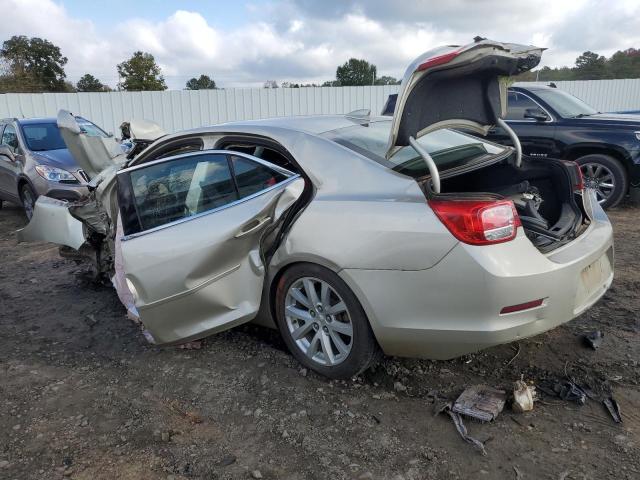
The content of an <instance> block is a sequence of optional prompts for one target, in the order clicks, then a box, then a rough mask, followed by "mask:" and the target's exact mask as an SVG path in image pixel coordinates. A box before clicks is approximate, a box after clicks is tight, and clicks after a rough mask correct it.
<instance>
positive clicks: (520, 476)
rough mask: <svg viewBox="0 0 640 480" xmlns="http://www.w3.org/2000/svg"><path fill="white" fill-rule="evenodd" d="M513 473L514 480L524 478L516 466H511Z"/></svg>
mask: <svg viewBox="0 0 640 480" xmlns="http://www.w3.org/2000/svg"><path fill="white" fill-rule="evenodd" d="M513 471H514V472H516V480H521V479H522V478H524V475H523V474H522V472H521V471H520V469H519V468H518V467H517V465H514V466H513Z"/></svg>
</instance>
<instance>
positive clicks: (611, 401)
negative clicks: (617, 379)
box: [602, 396, 622, 423]
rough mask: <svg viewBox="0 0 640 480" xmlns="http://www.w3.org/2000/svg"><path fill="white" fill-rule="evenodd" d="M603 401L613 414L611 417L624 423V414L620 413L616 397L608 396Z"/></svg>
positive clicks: (617, 421)
mask: <svg viewBox="0 0 640 480" xmlns="http://www.w3.org/2000/svg"><path fill="white" fill-rule="evenodd" d="M602 403H603V404H604V406H605V407H606V409H607V411H608V412H609V414H610V415H611V418H613V421H614V422H616V423H622V414H621V413H620V407H619V406H618V402H616V400H615V398H613V397H611V396H609V397H606V398H605V399H604V400H602Z"/></svg>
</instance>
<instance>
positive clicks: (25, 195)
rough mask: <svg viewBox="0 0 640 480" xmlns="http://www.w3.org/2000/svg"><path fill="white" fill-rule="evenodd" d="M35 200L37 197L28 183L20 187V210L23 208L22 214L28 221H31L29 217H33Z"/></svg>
mask: <svg viewBox="0 0 640 480" xmlns="http://www.w3.org/2000/svg"><path fill="white" fill-rule="evenodd" d="M37 198H38V196H37V195H36V194H35V192H34V191H33V189H32V188H31V187H30V186H29V184H28V183H25V184H23V185H22V187H20V199H21V200H22V208H24V214H25V215H26V216H27V219H28V220H31V217H33V209H34V207H35V204H36V199H37Z"/></svg>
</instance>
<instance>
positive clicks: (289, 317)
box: [284, 277, 353, 366]
mask: <svg viewBox="0 0 640 480" xmlns="http://www.w3.org/2000/svg"><path fill="white" fill-rule="evenodd" d="M284 315H285V320H286V324H287V328H288V330H289V334H290V335H291V338H292V339H293V341H294V343H295V344H296V346H297V347H298V348H299V349H300V350H301V351H302V353H303V354H304V355H306V357H307V358H308V359H309V360H311V361H313V362H315V363H318V364H320V365H325V366H334V365H338V364H339V363H342V362H344V361H345V360H346V358H347V357H348V356H349V352H350V351H351V346H352V345H353V323H352V322H351V316H350V315H349V310H348V309H347V306H346V304H345V302H344V300H343V299H342V297H340V295H338V292H336V291H335V290H334V289H333V288H332V287H331V285H329V284H328V283H327V282H325V281H324V280H320V279H318V278H313V277H303V278H300V279H298V280H296V281H295V282H294V283H293V284H292V285H291V287H289V290H288V291H287V296H286V297H285V313H284Z"/></svg>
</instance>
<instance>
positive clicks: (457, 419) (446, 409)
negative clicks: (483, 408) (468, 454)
mask: <svg viewBox="0 0 640 480" xmlns="http://www.w3.org/2000/svg"><path fill="white" fill-rule="evenodd" d="M436 413H446V414H447V415H449V417H450V418H451V420H452V421H453V424H454V425H455V427H456V430H457V431H458V433H459V434H460V436H461V437H462V439H463V440H464V441H465V442H467V443H470V444H471V445H473V446H474V447H475V448H476V449H477V450H478V451H479V452H480V453H481V454H482V455H485V456H486V455H487V451H486V450H485V448H484V443H482V442H481V441H480V440H478V439H476V438H473V437H472V436H471V435H469V433H468V432H467V427H465V425H464V422H463V421H462V417H461V416H460V414H458V413H457V412H454V411H453V410H452V405H451V402H449V403H446V404H444V405H443V406H442V407H441V408H440V409H439V410H438V411H437V412H436Z"/></svg>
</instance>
